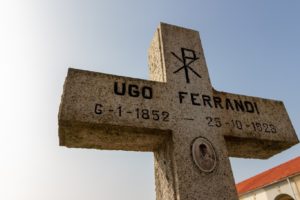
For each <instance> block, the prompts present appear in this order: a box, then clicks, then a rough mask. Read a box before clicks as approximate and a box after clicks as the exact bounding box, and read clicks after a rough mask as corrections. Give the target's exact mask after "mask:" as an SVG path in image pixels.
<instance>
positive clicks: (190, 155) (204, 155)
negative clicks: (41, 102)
mask: <svg viewBox="0 0 300 200" xmlns="http://www.w3.org/2000/svg"><path fill="white" fill-rule="evenodd" d="M148 57H149V68H150V79H151V80H152V81H148V80H139V79H133V78H128V77H120V76H115V75H108V74H103V73H96V72H89V71H83V70H77V69H69V71H68V75H67V78H66V81H65V85H64V92H63V95H62V102H61V105H60V110H59V139H60V145H62V146H66V147H76V148H95V149H109V150H128V151H152V152H154V157H155V159H154V162H155V180H156V181H155V184H156V199H157V200H200V199H203V200H204V199H206V200H207V199H208V200H219V199H222V200H234V199H238V197H237V192H236V189H235V183H234V179H233V175H232V171H231V167H230V162H229V158H228V157H229V156H233V157H244V158H262V159H265V158H268V157H270V156H272V155H274V154H276V153H279V152H281V151H283V150H284V149H287V148H289V147H291V146H292V145H294V144H296V143H298V138H297V136H296V133H295V131H294V129H293V126H292V124H291V122H290V120H289V117H288V114H287V112H286V110H285V107H284V105H283V103H282V102H280V101H274V100H268V99H262V98H257V97H249V96H243V95H237V94H229V93H225V92H218V91H216V90H214V89H213V88H212V86H211V82H210V79H209V75H208V70H207V66H206V62H205V58H204V53H203V49H202V46H201V41H200V37H199V33H198V32H197V31H194V30H190V29H186V28H181V27H177V26H173V25H168V24H164V23H161V24H160V26H159V28H158V29H157V31H156V32H155V35H154V38H153V40H152V42H151V45H150V48H149V56H148Z"/></svg>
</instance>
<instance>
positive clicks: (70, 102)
mask: <svg viewBox="0 0 300 200" xmlns="http://www.w3.org/2000/svg"><path fill="white" fill-rule="evenodd" d="M165 90H167V89H166V87H165V84H164V83H159V82H153V81H146V80H140V79H133V78H127V77H121V76H113V75H108V74H103V73H95V72H89V71H83V70H77V69H69V71H68V75H67V78H66V81H65V85H64V93H63V96H62V103H61V106H60V111H59V135H60V144H61V145H64V146H68V147H82V148H99V149H116V150H136V151H154V150H155V149H156V148H158V146H159V145H160V144H161V143H163V142H164V139H165V138H167V137H169V135H170V131H169V129H168V128H169V127H170V121H171V120H172V115H171V113H170V111H169V110H165V106H164V104H163V103H164V102H167V101H168V97H165V96H164V94H165V93H166V91H165ZM162 99H164V101H162ZM133 127H134V128H133Z"/></svg>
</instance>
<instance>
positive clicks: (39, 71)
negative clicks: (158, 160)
mask: <svg viewBox="0 0 300 200" xmlns="http://www.w3.org/2000/svg"><path fill="white" fill-rule="evenodd" d="M299 10H300V2H299V1H297V0H290V1H279V0H260V1H258V0H256V1H253V0H251V1H250V0H245V1H239V0H227V1H222V0H219V1H218V0H213V1H212V0H197V1H196V0H195V1H177V0H175V1H171V0H165V1H159V0H152V1H141V0H127V1H125V0H124V1H116V0H107V1H103V0H98V1H96V0H85V1H78V0H73V1H70V0H69V1H68V0H51V1H43V0H39V1H34V0H19V1H18V0H1V1H0V70H1V71H0V91H1V97H0V106H1V110H0V112H1V115H0V116H1V126H0V138H1V140H0V199H5V200H29V199H30V200H40V199H43V200H50V199H51V200H54V199H55V200H68V199H72V200H83V199H89V200H96V199H107V200H119V199H123V200H140V199H143V200H154V199H155V185H154V167H153V154H152V153H139V152H124V151H100V150H86V149H70V148H65V147H60V146H59V144H58V125H57V124H58V118H57V115H58V108H59V104H60V98H61V94H62V89H63V83H64V79H65V77H66V74H67V69H68V67H74V68H79V69H84V70H91V71H97V72H103V73H109V74H115V75H122V76H130V77H135V78H142V79H148V77H149V75H148V66H147V49H148V47H149V44H150V41H151V39H152V36H153V34H154V32H155V30H156V27H157V26H158V25H159V23H160V22H166V23H170V24H174V25H178V26H183V27H187V28H191V29H195V30H198V31H199V32H200V36H201V40H202V45H203V48H204V52H205V57H206V62H207V65H208V70H209V73H210V78H211V81H212V84H213V87H214V88H215V89H217V90H219V91H226V92H231V93H237V94H245V95H250V96H258V97H263V98H269V99H278V100H282V101H283V102H284V104H285V106H286V109H287V111H288V113H289V116H290V119H291V121H292V123H293V126H294V128H295V130H296V132H297V134H298V137H300V104H299V102H300V92H299V86H300V79H299V74H300V59H299V53H300V37H299V36H300V23H299V22H300V12H299ZM299 155H300V145H299V144H298V145H295V146H294V147H292V148H290V149H288V150H286V151H284V152H282V153H280V154H278V155H275V156H273V157H271V158H269V159H267V160H258V159H237V158H230V160H231V165H232V170H233V174H234V178H235V180H236V182H240V181H242V180H244V179H246V178H249V177H251V176H253V175H255V174H257V173H260V172H262V171H264V170H266V169H269V168H271V167H274V166H276V165H278V164H280V163H282V162H285V161H288V160H290V159H292V158H294V157H297V156H299Z"/></svg>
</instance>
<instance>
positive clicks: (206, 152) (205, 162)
mask: <svg viewBox="0 0 300 200" xmlns="http://www.w3.org/2000/svg"><path fill="white" fill-rule="evenodd" d="M192 155H193V160H194V162H195V164H196V165H197V166H198V168H199V169H200V170H201V171H204V172H212V171H213V170H214V169H215V167H216V165H217V155H216V152H215V150H214V148H213V146H212V144H211V142H210V141H209V140H207V139H206V138H203V137H198V138H196V139H195V140H194V142H193V145H192Z"/></svg>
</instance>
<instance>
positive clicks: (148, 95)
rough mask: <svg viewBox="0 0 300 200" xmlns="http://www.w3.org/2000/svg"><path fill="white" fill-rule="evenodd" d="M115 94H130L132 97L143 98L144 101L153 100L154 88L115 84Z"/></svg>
mask: <svg viewBox="0 0 300 200" xmlns="http://www.w3.org/2000/svg"><path fill="white" fill-rule="evenodd" d="M114 93H115V94H116V95H121V96H124V95H126V94H128V95H129V96H130V97H139V96H142V97H143V98H144V99H152V95H153V92H152V88H151V87H148V86H143V87H141V88H140V87H139V86H138V85H135V84H128V85H126V83H122V84H121V86H120V84H119V83H118V82H115V83H114Z"/></svg>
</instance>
